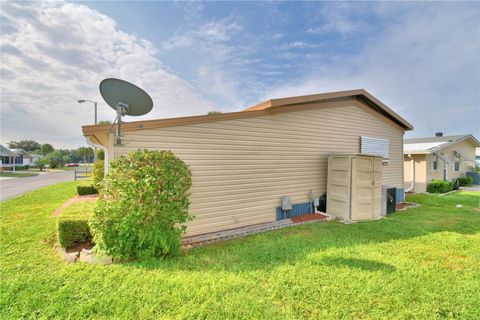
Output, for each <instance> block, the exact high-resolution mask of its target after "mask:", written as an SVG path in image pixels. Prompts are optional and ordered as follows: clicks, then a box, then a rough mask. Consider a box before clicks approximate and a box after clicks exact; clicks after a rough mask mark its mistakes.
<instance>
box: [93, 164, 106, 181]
mask: <svg viewBox="0 0 480 320" xmlns="http://www.w3.org/2000/svg"><path fill="white" fill-rule="evenodd" d="M104 175H105V163H104V160H97V161H95V163H94V164H93V185H94V186H95V187H97V188H99V187H100V183H101V182H102V180H103V176H104Z"/></svg>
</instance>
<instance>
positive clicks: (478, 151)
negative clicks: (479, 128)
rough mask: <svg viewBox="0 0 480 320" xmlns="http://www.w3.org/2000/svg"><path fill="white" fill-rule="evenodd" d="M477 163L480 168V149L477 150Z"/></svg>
mask: <svg viewBox="0 0 480 320" xmlns="http://www.w3.org/2000/svg"><path fill="white" fill-rule="evenodd" d="M475 162H477V167H478V168H480V148H477V149H475Z"/></svg>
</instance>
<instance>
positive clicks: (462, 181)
mask: <svg viewBox="0 0 480 320" xmlns="http://www.w3.org/2000/svg"><path fill="white" fill-rule="evenodd" d="M457 180H458V184H459V185H460V186H461V187H470V186H471V185H472V184H473V177H458V179H457Z"/></svg>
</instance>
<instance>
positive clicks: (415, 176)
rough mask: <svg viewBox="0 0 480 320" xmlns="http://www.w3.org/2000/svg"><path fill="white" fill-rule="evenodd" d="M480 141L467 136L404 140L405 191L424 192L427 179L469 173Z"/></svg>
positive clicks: (448, 178) (438, 178) (454, 177)
mask: <svg viewBox="0 0 480 320" xmlns="http://www.w3.org/2000/svg"><path fill="white" fill-rule="evenodd" d="M479 147H480V142H479V141H478V140H477V139H476V138H475V137H474V136H473V135H471V134H463V135H456V136H444V135H443V134H442V133H441V132H439V133H437V134H436V136H435V137H426V138H414V139H405V140H404V142H403V154H404V156H403V161H404V169H403V172H404V183H405V191H407V192H408V191H413V192H425V191H426V190H427V184H428V183H429V182H430V181H431V180H434V179H435V180H450V181H452V180H455V179H457V178H458V177H460V176H465V175H466V173H467V172H469V171H473V168H474V167H475V164H476V163H475V149H476V148H479Z"/></svg>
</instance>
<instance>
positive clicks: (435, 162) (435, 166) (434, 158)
mask: <svg viewBox="0 0 480 320" xmlns="http://www.w3.org/2000/svg"><path fill="white" fill-rule="evenodd" d="M437 169H438V156H437V155H436V154H434V155H433V156H432V170H437Z"/></svg>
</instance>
